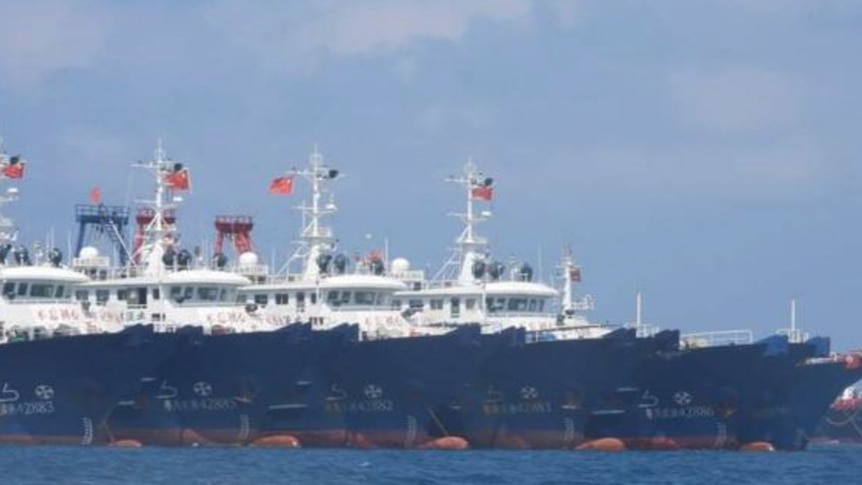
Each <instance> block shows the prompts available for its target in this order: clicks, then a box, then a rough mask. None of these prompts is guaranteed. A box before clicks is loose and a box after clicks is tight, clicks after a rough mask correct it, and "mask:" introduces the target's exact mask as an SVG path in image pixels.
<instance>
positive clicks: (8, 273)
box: [0, 266, 90, 283]
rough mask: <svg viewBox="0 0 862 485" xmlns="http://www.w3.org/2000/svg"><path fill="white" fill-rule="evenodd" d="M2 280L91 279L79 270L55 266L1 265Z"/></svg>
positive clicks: (75, 280) (59, 280)
mask: <svg viewBox="0 0 862 485" xmlns="http://www.w3.org/2000/svg"><path fill="white" fill-rule="evenodd" d="M0 280H3V281H56V282H63V283H84V282H87V281H89V280H90V279H89V278H87V277H86V276H85V275H83V274H81V273H78V272H77V271H72V270H70V269H66V268H57V267H54V266H0Z"/></svg>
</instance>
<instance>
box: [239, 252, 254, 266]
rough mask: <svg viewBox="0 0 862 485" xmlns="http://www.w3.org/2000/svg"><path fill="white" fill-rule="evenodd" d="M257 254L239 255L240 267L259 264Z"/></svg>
mask: <svg viewBox="0 0 862 485" xmlns="http://www.w3.org/2000/svg"><path fill="white" fill-rule="evenodd" d="M257 261H258V259H257V254H254V253H252V252H248V253H242V254H240V255H239V265H240V266H254V265H256V264H257Z"/></svg>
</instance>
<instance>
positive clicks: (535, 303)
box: [530, 299, 537, 312]
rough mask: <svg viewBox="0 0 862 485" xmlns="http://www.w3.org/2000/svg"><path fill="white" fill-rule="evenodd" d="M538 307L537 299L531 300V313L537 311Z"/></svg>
mask: <svg viewBox="0 0 862 485" xmlns="http://www.w3.org/2000/svg"><path fill="white" fill-rule="evenodd" d="M536 307H537V302H536V300H535V299H531V300H530V311H531V312H534V311H536Z"/></svg>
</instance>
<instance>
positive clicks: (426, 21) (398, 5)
mask: <svg viewBox="0 0 862 485" xmlns="http://www.w3.org/2000/svg"><path fill="white" fill-rule="evenodd" d="M530 8H531V4H530V2H526V1H521V0H461V1H457V0H444V1H419V2H409V3H408V2H401V1H393V0H381V1H374V2H332V3H328V4H326V7H325V8H322V9H320V10H319V11H318V12H317V13H318V15H319V16H318V18H317V19H315V20H313V21H311V22H309V23H308V24H306V25H304V26H303V27H302V28H301V29H300V32H299V35H298V37H299V39H300V42H301V43H302V45H304V46H305V47H306V49H309V50H314V49H318V48H323V49H326V50H327V51H329V52H331V53H333V54H336V55H358V54H375V53H392V52H399V51H402V50H404V49H407V48H409V47H411V46H412V45H414V44H415V43H417V42H419V41H422V40H442V41H449V42H452V41H456V40H458V39H460V38H461V37H463V36H464V34H465V33H466V32H467V30H468V29H469V27H470V24H471V23H473V22H475V21H478V20H491V21H498V22H499V21H506V20H512V19H515V18H519V17H523V16H525V15H526V14H528V13H529V12H530Z"/></svg>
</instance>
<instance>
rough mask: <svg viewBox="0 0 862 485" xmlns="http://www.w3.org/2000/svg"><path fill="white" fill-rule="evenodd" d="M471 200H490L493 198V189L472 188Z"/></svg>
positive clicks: (484, 187) (480, 186) (482, 186)
mask: <svg viewBox="0 0 862 485" xmlns="http://www.w3.org/2000/svg"><path fill="white" fill-rule="evenodd" d="M472 194H473V198H474V199H478V200H491V198H492V197H493V196H494V189H492V188H491V187H488V186H486V185H479V186H477V187H473V192H472Z"/></svg>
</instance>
